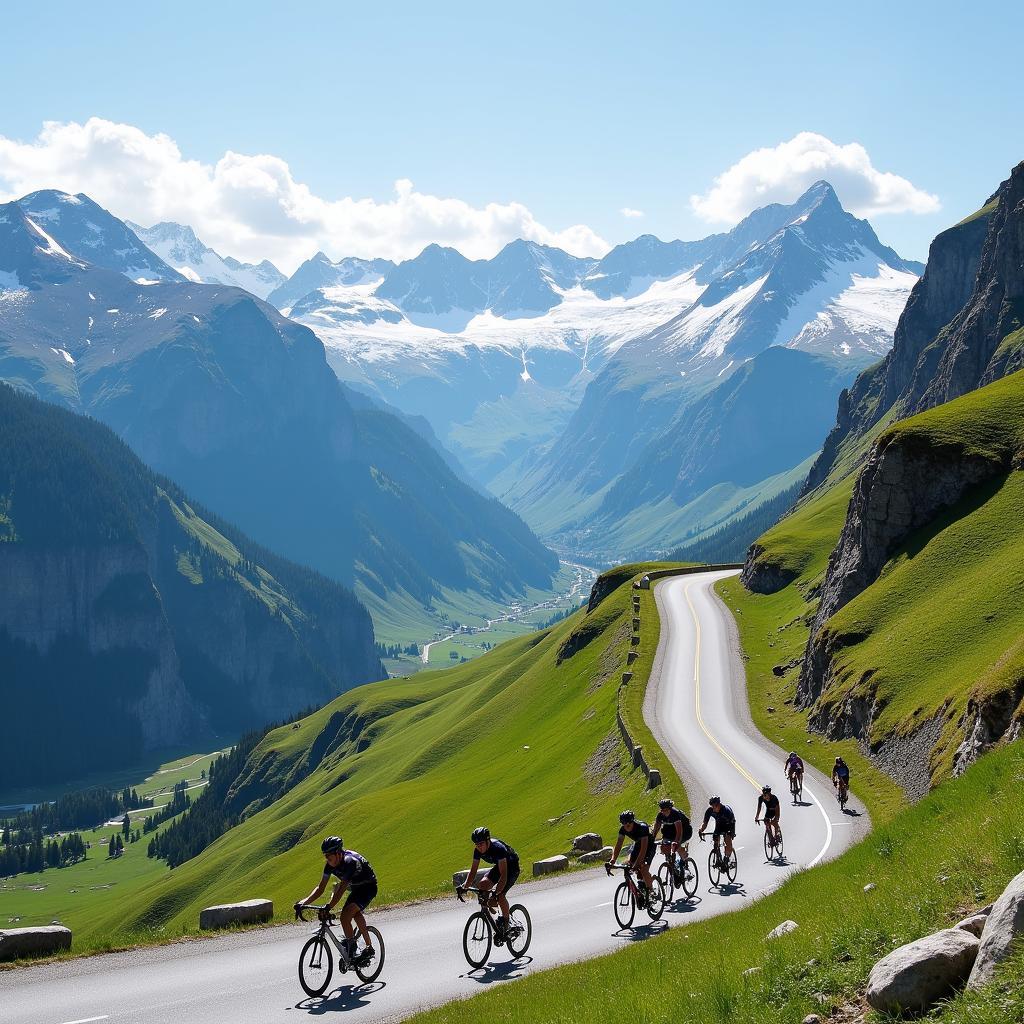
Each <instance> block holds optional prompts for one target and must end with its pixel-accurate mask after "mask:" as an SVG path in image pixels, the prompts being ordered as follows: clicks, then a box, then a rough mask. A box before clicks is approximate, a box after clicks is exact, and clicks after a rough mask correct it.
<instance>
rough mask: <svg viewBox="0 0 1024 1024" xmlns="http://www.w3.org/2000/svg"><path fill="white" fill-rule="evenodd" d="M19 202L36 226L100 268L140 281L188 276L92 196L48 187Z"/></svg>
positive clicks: (146, 282)
mask: <svg viewBox="0 0 1024 1024" xmlns="http://www.w3.org/2000/svg"><path fill="white" fill-rule="evenodd" d="M18 205H19V206H20V207H21V209H22V210H24V211H25V214H26V216H28V218H29V219H30V220H31V221H32V223H33V224H34V225H35V226H36V228H38V229H39V230H41V231H43V232H45V233H46V234H47V235H48V236H49V237H50V238H51V239H53V240H55V241H56V242H57V243H59V245H60V246H61V247H63V248H64V249H65V250H66V251H67V252H69V253H72V254H74V255H75V256H77V257H78V258H79V259H82V260H85V261H87V262H88V263H90V264H92V265H93V266H95V267H103V268H104V269H106V270H116V271H117V272H118V273H119V274H124V276H125V277H127V278H130V279H131V280H132V281H136V282H138V283H140V284H152V283H155V282H157V281H183V280H184V278H183V277H182V275H181V274H179V273H178V272H177V271H176V270H174V269H173V268H172V267H170V266H169V265H168V264H167V263H165V262H164V261H163V260H162V259H161V258H160V257H159V256H157V255H156V254H155V253H153V252H151V251H150V250H149V249H147V248H146V246H145V245H143V244H142V243H141V242H140V241H139V239H138V238H137V237H136V236H135V234H134V233H133V232H132V231H131V230H129V228H128V227H127V226H126V225H125V224H124V223H123V222H122V221H120V220H118V219H117V218H116V217H113V216H111V214H109V213H108V212H107V211H106V210H104V209H103V207H102V206H97V205H96V203H94V202H93V201H92V200H91V199H90V198H89V197H88V196H86V195H82V194H79V195H76V196H72V195H68V193H67V192H58V191H55V190H53V189H46V190H44V191H41V192H33V193H31V194H30V195H27V196H25V197H24V198H22V199H19V200H18Z"/></svg>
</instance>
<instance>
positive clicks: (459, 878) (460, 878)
mask: <svg viewBox="0 0 1024 1024" xmlns="http://www.w3.org/2000/svg"><path fill="white" fill-rule="evenodd" d="M552 820H553V821H557V820H558V819H557V818H554V819H552ZM467 878H469V868H466V869H465V870H464V871H456V872H455V874H454V875H452V885H454V886H459V885H465V884H466V879H467Z"/></svg>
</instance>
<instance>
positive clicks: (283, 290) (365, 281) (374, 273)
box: [267, 252, 395, 312]
mask: <svg viewBox="0 0 1024 1024" xmlns="http://www.w3.org/2000/svg"><path fill="white" fill-rule="evenodd" d="M394 269H395V265H394V263H392V262H391V260H361V259H358V258H356V257H354V256H348V257H346V258H345V259H342V260H338V262H337V263H334V262H332V261H331V260H329V259H328V258H327V257H326V256H325V255H324V254H323V253H322V252H318V253H317V254H316V255H315V256H313V257H311V258H310V259H308V260H306V262H305V263H303V264H302V265H301V266H300V267H299V269H298V270H296V271H295V273H294V274H292V276H291V277H289V278H288V280H287V281H282V282H281V284H280V285H278V287H277V288H275V289H274V290H273V291H272V292H271V293H270V294H269V295H268V296H267V301H268V302H269V303H270V304H271V305H273V306H277V308H278V309H280V310H281V311H282V312H284V311H287V310H290V309H291V307H292V306H294V305H295V303H296V302H298V301H299V299H301V298H303V297H304V296H306V295H309V293H310V292H314V291H316V290H317V289H318V288H333V287H336V286H338V285H342V286H346V287H347V286H353V285H378V284H380V282H381V281H383V280H384V276H385V275H386V274H387V273H389V272H390V271H392V270H394Z"/></svg>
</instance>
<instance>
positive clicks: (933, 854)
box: [414, 743, 1024, 1024]
mask: <svg viewBox="0 0 1024 1024" xmlns="http://www.w3.org/2000/svg"><path fill="white" fill-rule="evenodd" d="M1022 781H1024V745H1022V744H1019V743H1016V744H1012V745H1011V746H1009V747H1007V748H1004V749H1002V750H999V751H996V752H995V753H992V754H989V755H988V756H986V757H985V758H984V759H983V760H982V761H981V762H980V763H978V764H977V765H975V766H974V767H973V768H971V769H970V771H969V772H968V773H967V774H966V775H965V776H964V777H963V778H960V779H956V780H954V781H952V782H949V783H947V784H946V785H944V786H942V787H941V788H940V789H939V790H937V791H936V792H934V793H932V794H931V795H930V796H928V797H927V798H926V799H924V800H923V801H922V802H921V803H919V804H918V805H916V806H915V807H913V808H910V809H907V810H904V811H902V812H901V813H900V814H899V815H898V816H897V817H896V818H895V819H894V820H892V821H890V822H888V823H887V824H885V825H882V826H881V827H879V828H877V829H876V831H875V832H874V833H873V834H872V835H871V837H870V838H868V839H866V840H865V841H864V842H862V843H860V844H859V845H857V846H856V847H854V848H852V849H851V850H848V851H847V852H846V853H845V854H843V856H842V857H840V858H839V859H838V860H836V861H833V862H831V863H829V864H825V865H823V866H821V867H818V868H815V869H814V870H813V871H806V872H802V873H800V874H798V875H794V876H792V877H791V878H790V880H789V881H788V882H786V884H785V885H783V886H782V887H781V888H780V889H779V890H778V891H777V892H775V893H773V894H772V895H770V896H768V897H766V898H765V899H763V900H759V901H758V902H756V903H755V904H753V905H752V906H751V907H750V908H749V909H747V910H745V911H743V912H741V913H738V914H726V915H723V916H720V917H716V918H712V919H710V920H706V921H700V922H697V923H694V924H690V925H687V926H686V927H677V928H673V929H672V930H671V931H669V932H667V933H666V934H664V935H662V936H660V937H658V938H653V939H651V940H649V941H647V942H638V943H634V944H632V945H630V946H629V947H628V948H626V949H624V950H623V951H622V952H619V953H615V954H613V955H610V956H605V957H601V958H599V959H596V960H589V961H586V962H585V963H580V964H572V965H569V966H567V967H560V968H557V969H555V970H552V971H546V972H544V973H541V974H534V975H531V976H530V977H528V978H526V979H524V980H522V981H519V982H517V983H516V984H515V985H514V986H505V985H492V986H490V987H489V989H488V991H487V992H486V993H485V994H483V995H481V996H477V997H475V998H474V999H471V1000H468V1001H466V1002H459V1003H452V1004H450V1005H448V1006H443V1007H439V1008H438V1009H436V1010H432V1011H430V1012H429V1013H426V1014H423V1015H421V1016H419V1017H416V1018H414V1020H416V1021H417V1022H421V1024H442V1022H443V1024H468V1022H470V1021H477V1020H480V1019H481V1018H482V1017H483V1018H486V1019H489V1020H490V1019H494V1020H502V1021H506V1022H509V1024H520V1022H522V1024H547V1022H550V1024H562V1022H564V1024H570V1022H572V1024H575V1022H578V1021H581V1020H607V1019H608V1018H609V1007H616V1008H618V1009H620V1011H621V1012H622V1013H624V1014H627V1015H633V1016H636V1017H637V1019H640V1020H643V1021H644V1022H645V1024H655V1022H658V1024H660V1022H662V1021H664V1022H666V1024H668V1022H672V1024H690V1022H693V1024H719V1022H721V1024H735V1022H737V1021H758V1022H760V1024H793V1022H794V1021H799V1020H802V1019H803V1017H804V1016H805V1015H806V1014H808V1013H818V1014H820V1015H821V1016H822V1017H823V1018H825V1019H829V1020H836V1021H840V1020H842V1021H845V1020H851V1021H852V1020H859V1019H860V1017H859V1013H860V1010H861V993H862V992H863V990H864V987H865V984H866V980H867V975H868V973H869V971H870V970H871V967H872V966H873V964H874V963H875V962H876V961H877V960H878V959H880V958H881V957H882V956H883V955H885V954H886V953H887V952H889V951H890V950H891V949H892V948H893V947H894V946H897V945H900V944H902V943H905V942H909V941H910V940H912V939H915V938H918V937H919V936H921V935H924V934H927V933H928V932H930V931H934V930H936V929H938V928H941V927H947V926H949V925H951V924H953V923H955V922H956V921H957V920H959V919H960V918H961V917H963V916H964V915H965V913H966V912H968V911H970V910H973V909H975V908H977V907H980V906H984V905H985V904H987V903H989V902H990V901H991V900H993V899H994V898H995V897H996V896H997V895H998V894H999V893H1000V892H1001V891H1002V888H1003V887H1004V886H1005V884H1006V883H1007V881H1009V879H1010V878H1012V877H1013V876H1014V875H1015V874H1016V873H1017V872H1018V871H1019V870H1020V866H1021V862H1022V861H1024V823H1022V815H1024V795H1022V787H1021V783H1022ZM996 808H998V810H996ZM868 883H873V884H874V885H875V888H874V889H873V890H871V891H869V892H865V891H864V886H865V885H867V884H868ZM608 919H609V928H611V927H614V924H613V922H612V919H611V908H610V907H609V908H608ZM788 919H791V920H794V921H796V922H797V924H798V925H799V927H798V929H797V930H796V931H795V932H792V933H790V934H789V935H787V936H785V937H783V938H782V939H779V940H776V941H773V942H768V941H767V940H766V936H767V934H768V932H769V931H770V930H771V929H772V928H774V927H775V926H776V925H777V924H779V923H780V922H782V921H785V920H788ZM750 968H756V970H755V971H754V972H753V973H751V974H747V973H745V972H746V971H747V970H749V969H750ZM1022 1000H1024V951H1022V952H1021V953H1019V954H1018V955H1017V956H1016V957H1015V958H1014V959H1013V960H1012V962H1011V963H1010V964H1009V965H1008V967H1007V969H1006V970H1005V971H1004V972H1003V974H1002V976H1001V978H1000V980H999V981H997V982H996V984H995V986H993V987H992V988H990V989H989V990H987V991H983V992H980V993H975V994H972V995H970V996H961V997H959V998H957V999H955V1000H953V1001H952V1003H951V1004H948V1005H947V1006H946V1007H945V1008H944V1014H942V1015H941V1016H939V1017H938V1018H937V1019H940V1020H942V1021H944V1022H948V1024H953V1022H959V1021H964V1022H966V1021H970V1022H971V1024H1002V1022H1003V1021H1006V1020H1013V1019H1018V1016H1019V1010H1020V1006H1021V1005H1022ZM931 1019H933V1018H931V1017H930V1018H929V1020H931Z"/></svg>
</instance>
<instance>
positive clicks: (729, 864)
mask: <svg viewBox="0 0 1024 1024" xmlns="http://www.w3.org/2000/svg"><path fill="white" fill-rule="evenodd" d="M738 867H739V861H738V860H737V858H736V851H735V850H733V851H732V853H730V854H729V856H728V857H727V858H726V862H725V873H726V874H727V875H728V876H729V881H730V882H735V881H736V871H737V869H738Z"/></svg>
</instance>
